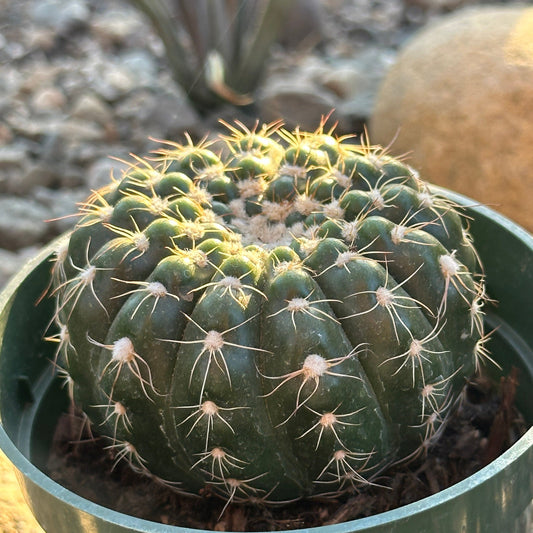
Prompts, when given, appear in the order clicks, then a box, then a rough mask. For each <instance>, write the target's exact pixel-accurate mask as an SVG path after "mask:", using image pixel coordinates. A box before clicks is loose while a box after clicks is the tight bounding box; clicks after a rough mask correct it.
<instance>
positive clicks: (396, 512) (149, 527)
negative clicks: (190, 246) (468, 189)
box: [0, 186, 533, 533]
mask: <svg viewBox="0 0 533 533" xmlns="http://www.w3.org/2000/svg"><path fill="white" fill-rule="evenodd" d="M431 188H432V189H433V190H435V191H436V192H437V193H439V194H442V195H444V196H446V197H448V198H449V199H451V200H452V201H454V202H456V203H457V204H459V205H460V206H461V207H467V208H469V209H472V210H474V211H475V212H476V213H478V214H479V215H481V216H483V217H485V218H490V219H492V220H494V221H495V223H497V224H499V225H501V226H503V227H504V228H506V229H507V231H509V232H512V234H513V235H514V236H515V237H516V238H517V239H519V240H521V241H523V242H524V243H525V244H526V246H527V247H528V248H530V249H531V250H533V235H531V234H530V233H529V232H527V231H526V230H525V229H524V228H522V227H520V226H518V225H517V224H516V223H515V222H513V221H511V220H510V219H509V218H507V217H506V216H504V215H502V214H500V213H498V212H496V211H494V210H492V209H491V208H489V207H486V206H483V205H480V204H479V203H477V202H475V201H473V200H471V199H470V198H468V197H466V196H463V195H460V194H458V193H455V192H451V191H449V190H447V189H445V188H442V187H436V186H432V187H431ZM65 238H66V237H65V235H63V236H60V237H58V238H57V239H56V240H54V241H52V242H51V243H49V244H48V245H46V246H45V247H44V248H43V249H42V250H41V251H40V252H39V253H38V254H37V255H36V256H35V257H33V258H32V259H30V260H29V261H28V262H27V263H26V264H25V265H24V266H23V267H22V268H21V269H20V270H19V272H17V273H16V274H15V275H14V276H13V277H12V278H11V280H10V281H9V282H8V284H7V285H6V287H5V288H4V289H3V290H2V292H1V293H0V311H1V310H2V309H3V308H4V307H5V306H6V305H8V303H9V301H10V299H11V298H12V297H13V296H14V294H15V292H16V290H17V287H18V286H19V285H20V283H21V282H22V280H23V279H25V278H26V277H27V276H28V274H29V273H30V272H31V271H32V270H34V269H35V268H36V267H37V266H38V265H39V264H41V263H42V262H43V261H44V260H45V259H46V258H47V257H49V256H50V255H51V253H52V252H53V251H55V250H56V249H57V246H58V244H59V243H60V242H61V241H62V240H63V239H65ZM2 327H3V325H2V324H0V330H1V329H2ZM532 447H533V427H531V428H530V429H529V430H528V431H527V432H526V433H525V434H524V435H523V436H522V437H521V438H520V439H519V440H518V441H517V442H516V443H515V444H513V445H512V446H511V447H510V448H509V449H508V450H506V451H505V452H504V453H503V454H501V455H500V456H499V457H497V458H496V459H495V460H493V461H492V462H491V463H489V464H488V465H486V466H485V467H483V468H481V469H480V470H478V471H477V472H476V473H474V474H472V475H471V476H469V477H467V478H466V479H464V480H462V481H460V482H458V483H456V484H455V485H452V486H450V487H448V488H446V489H444V490H442V491H439V492H438V493H436V494H433V495H431V496H427V497H425V498H422V499H420V500H418V501H415V502H413V503H410V504H406V505H403V506H401V507H398V508H396V509H392V510H390V511H385V512H382V513H378V514H375V515H372V516H368V517H365V518H359V519H356V520H350V521H347V522H342V523H338V524H331V525H323V526H317V527H314V528H301V529H293V530H290V531H291V532H293V533H304V532H309V531H311V530H312V531H314V532H316V533H320V532H322V531H324V530H325V529H327V530H328V533H348V532H357V531H363V530H365V531H371V528H373V527H377V526H380V527H383V526H386V525H387V524H393V523H394V522H396V521H401V520H402V519H404V518H407V517H411V516H413V515H415V516H416V515H417V514H420V513H422V512H427V511H430V510H432V509H436V508H438V507H439V506H442V505H444V504H446V503H447V502H449V501H451V500H454V499H456V498H461V497H462V496H463V495H464V494H466V493H467V492H469V491H471V490H472V489H473V488H475V487H478V486H481V485H483V484H484V483H486V482H487V481H489V480H490V479H491V478H493V477H494V476H496V475H498V474H500V473H501V472H502V471H503V470H504V469H505V468H506V467H507V466H508V465H510V464H511V463H513V462H515V461H517V460H519V459H520V457H522V456H523V455H524V454H526V453H528V452H529V450H530V449H531V448H532ZM0 451H3V453H4V454H5V455H6V456H7V458H8V459H9V461H10V462H11V463H12V464H13V466H15V468H16V469H17V470H18V472H16V474H17V475H18V477H19V479H20V475H22V476H24V477H26V478H27V479H29V480H30V481H31V482H32V483H33V484H35V485H37V486H39V487H40V488H41V489H42V490H44V491H46V492H48V493H49V494H51V495H52V496H54V497H55V498H57V499H59V500H62V501H63V502H65V503H66V504H67V505H69V506H71V507H74V508H76V509H78V510H79V511H81V512H83V513H87V514H89V515H93V516H95V517H96V518H98V519H100V520H103V521H105V522H107V523H110V524H113V525H115V526H120V527H131V528H135V529H134V531H139V532H146V533H149V532H155V531H157V532H161V533H177V531H178V530H193V531H198V532H202V533H208V532H210V530H201V529H192V528H188V527H183V526H172V525H166V524H162V523H159V522H153V521H149V520H145V519H141V518H137V517H134V516H131V515H128V514H125V513H121V512H118V511H115V510H113V509H110V508H107V507H104V506H102V505H99V504H97V503H94V502H92V501H90V500H88V499H86V498H83V497H82V496H80V495H78V494H76V493H75V492H73V491H71V490H69V489H67V488H65V487H63V486H62V485H60V484H59V483H57V482H56V481H54V480H52V479H51V478H50V477H48V476H47V475H46V474H45V473H43V472H42V471H41V470H39V469H38V468H37V467H36V466H35V465H34V464H33V463H32V462H31V461H30V460H29V459H27V458H26V457H25V456H24V455H23V454H22V452H21V451H20V450H19V449H18V448H17V447H16V445H15V444H14V442H13V441H12V440H11V439H10V437H9V436H8V435H7V433H6V431H5V429H4V428H3V427H2V425H1V419H0ZM20 485H21V487H23V486H24V485H23V484H22V483H20ZM154 526H156V529H154ZM264 533H268V532H264Z"/></svg>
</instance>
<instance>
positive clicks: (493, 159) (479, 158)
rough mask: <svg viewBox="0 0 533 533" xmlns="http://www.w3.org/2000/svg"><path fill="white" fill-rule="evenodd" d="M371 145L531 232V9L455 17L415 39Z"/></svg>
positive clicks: (391, 76) (384, 90) (388, 89)
mask: <svg viewBox="0 0 533 533" xmlns="http://www.w3.org/2000/svg"><path fill="white" fill-rule="evenodd" d="M396 135H397V137H395V136H396ZM370 139H371V141H372V142H373V143H379V144H383V145H388V144H389V143H391V142H392V147H391V151H392V152H393V153H394V154H399V153H403V152H410V154H411V155H410V159H409V161H410V162H411V164H412V165H413V166H414V167H415V168H418V169H419V170H420V171H421V172H422V173H423V176H424V178H425V179H427V180H429V181H432V182H434V183H437V184H440V185H443V186H445V187H448V188H451V189H454V190H456V191H458V192H462V193H463V194H466V195H468V196H470V197H472V198H474V199H475V200H477V201H479V202H482V203H485V204H488V205H490V206H491V207H493V208H495V209H496V210H499V211H501V212H502V213H504V214H506V215H507V216H509V217H510V218H512V219H514V220H515V221H517V222H518V223H519V224H522V225H523V226H525V227H526V228H527V229H529V231H533V202H532V197H533V196H532V193H533V8H532V7H529V8H526V7H524V6H516V5H515V6H514V7H503V6H499V7H484V8H476V9H468V10H463V11H459V12H456V13H455V14H453V15H450V16H447V17H445V18H443V19H441V20H440V21H439V22H437V23H435V24H433V25H431V26H429V27H427V28H425V29H424V30H422V31H421V32H420V33H419V34H417V35H416V36H415V37H413V38H412V39H411V40H410V41H409V42H408V43H407V44H406V46H405V47H404V49H403V50H402V51H401V52H400V54H399V55H398V58H397V61H396V63H395V64H394V65H393V66H392V67H391V69H390V71H389V72H388V73H387V75H386V78H385V80H384V82H383V85H382V87H381V89H380V91H379V94H378V96H377V100H376V104H375V109H374V113H373V116H372V119H371V123H370Z"/></svg>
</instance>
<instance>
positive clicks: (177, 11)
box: [131, 0, 319, 111]
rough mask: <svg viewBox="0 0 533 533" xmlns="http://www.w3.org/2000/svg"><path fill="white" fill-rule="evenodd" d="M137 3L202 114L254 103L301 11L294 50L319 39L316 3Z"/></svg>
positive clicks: (200, 0) (281, 0)
mask: <svg viewBox="0 0 533 533" xmlns="http://www.w3.org/2000/svg"><path fill="white" fill-rule="evenodd" d="M131 1H132V3H133V4H134V5H135V6H137V7H138V8H139V9H140V10H141V11H142V12H144V13H145V14H146V15H147V16H148V17H149V18H150V20H151V21H152V24H153V26H154V28H155V30H156V32H157V34H158V35H159V37H160V38H161V40H162V42H163V44H164V46H165V51H166V57H167V61H168V64H169V67H170V69H171V71H172V74H173V76H174V78H175V80H176V81H177V83H178V84H179V85H181V86H182V87H183V89H184V90H185V92H186V93H187V95H188V96H189V98H190V99H191V101H192V102H193V103H194V104H195V105H196V106H197V108H198V109H199V110H201V111H202V110H206V109H211V108H214V107H216V106H218V105H220V104H221V103H223V102H227V103H230V104H233V105H236V106H245V105H248V104H250V103H252V101H253V92H254V90H255V89H256V87H257V86H258V84H259V82H260V80H261V78H262V74H263V71H264V69H265V66H266V64H267V61H268V57H269V55H270V52H271V48H272V45H273V44H274V43H276V42H279V39H280V38H283V35H282V33H283V30H284V28H286V27H287V26H286V25H287V20H288V19H290V18H291V17H292V16H294V11H295V10H296V9H298V8H301V10H300V12H299V13H298V18H299V19H300V23H299V24H298V27H299V28H300V29H299V30H298V29H297V30H296V31H295V32H293V35H291V36H287V35H285V38H286V39H288V40H289V41H291V42H292V44H293V45H294V44H295V41H296V42H298V41H305V40H306V39H313V37H311V34H312V33H313V32H318V26H319V21H318V20H317V18H316V16H315V14H316V13H315V7H316V5H315V2H314V1H313V0H308V1H302V0H194V1H193V0H131ZM301 21H304V22H303V23H302V22H301ZM302 24H303V25H304V26H305V25H306V24H307V25H308V30H307V31H306V30H305V29H304V31H303V32H302V29H301V28H302ZM293 29H294V27H293V28H291V29H290V30H289V31H292V30H293ZM314 38H316V36H315V37H314Z"/></svg>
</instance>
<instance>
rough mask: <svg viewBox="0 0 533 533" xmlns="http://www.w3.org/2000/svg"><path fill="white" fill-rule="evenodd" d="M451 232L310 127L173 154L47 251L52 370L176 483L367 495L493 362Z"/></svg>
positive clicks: (429, 193) (439, 206)
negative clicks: (51, 257) (52, 253)
mask: <svg viewBox="0 0 533 533" xmlns="http://www.w3.org/2000/svg"><path fill="white" fill-rule="evenodd" d="M466 222H467V221H466V220H465V217H463V216H462V215H461V213H460V210H459V209H458V208H457V207H456V206H454V205H453V204H452V203H451V202H450V201H449V200H447V199H446V197H444V196H441V195H439V194H438V193H437V194H436V193H434V192H433V190H432V189H431V188H430V187H429V186H428V185H427V184H426V183H425V182H423V181H422V180H421V179H420V178H419V177H418V174H417V173H416V172H415V171H414V170H413V169H412V168H410V167H409V166H407V165H406V164H405V163H403V162H402V161H401V160H398V159H394V158H392V157H390V156H388V155H387V154H386V153H385V151H384V150H382V149H380V148H378V147H373V146H371V145H369V143H368V142H361V143H358V142H357V139H355V138H349V137H341V138H337V137H335V134H334V132H333V131H329V130H328V131H326V130H325V125H324V124H322V125H321V126H320V127H319V129H318V130H317V131H315V132H312V133H308V132H302V131H299V130H296V131H293V132H289V131H287V130H285V129H283V127H282V126H281V125H279V124H275V125H272V124H271V125H266V126H263V127H256V128H255V129H254V130H252V131H250V130H249V129H247V128H246V127H244V126H242V125H240V124H237V125H235V126H228V133H227V134H226V135H221V136H219V137H217V138H216V139H215V140H213V141H210V142H207V141H202V142H200V143H199V144H194V143H193V142H192V141H191V140H190V139H189V138H187V140H186V142H184V143H183V144H179V143H170V142H169V143H166V144H164V145H163V148H161V149H160V150H159V151H157V152H155V153H154V154H153V156H152V157H149V158H147V159H141V158H134V159H133V162H132V164H131V167H130V168H129V169H128V170H127V171H125V172H124V174H123V176H122V177H121V178H120V179H114V180H113V181H112V183H110V185H109V186H108V187H105V188H104V189H101V190H99V191H96V192H94V193H93V194H92V196H91V197H90V198H89V199H88V201H87V202H86V203H84V204H83V205H82V206H81V216H80V219H79V221H78V223H77V225H76V226H75V228H74V230H73V231H72V232H71V234H70V235H69V237H68V238H67V239H65V240H64V241H62V246H61V248H60V249H59V250H58V252H57V257H56V262H55V265H54V269H53V280H54V294H55V296H56V298H57V313H56V319H57V320H56V321H57V324H58V331H59V333H57V336H56V340H57V341H58V351H57V363H58V366H59V367H60V368H61V372H62V373H63V374H64V376H65V379H66V380H67V383H68V385H69V390H70V392H71V396H72V398H73V400H74V401H75V403H76V404H77V405H78V406H79V407H81V408H82V409H83V411H84V412H85V413H86V414H87V417H88V419H89V420H90V422H91V423H92V430H93V432H95V433H98V434H100V435H103V436H105V437H107V439H108V445H109V448H110V449H112V450H114V452H115V454H116V455H115V457H116V460H117V461H120V460H127V461H129V462H130V463H131V465H132V466H133V467H134V468H135V469H137V470H138V471H140V472H143V473H146V474H148V475H150V476H153V477H154V478H157V479H159V480H161V481H163V482H165V483H168V484H169V485H170V486H172V487H174V488H175V489H176V490H179V491H182V492H184V493H190V494H200V493H202V492H204V491H205V490H208V491H209V492H210V493H214V494H217V495H220V496H221V497H222V498H224V499H225V500H226V501H227V502H241V501H255V502H261V503H263V504H266V503H269V502H286V501H292V500H295V499H298V498H302V497H308V496H313V495H322V496H326V495H334V496H336V495H339V494H341V493H342V492H344V491H350V490H354V489H355V490H358V489H359V488H360V487H363V486H365V485H368V484H370V483H378V482H379V479H378V477H379V475H380V473H381V472H383V471H384V469H385V468H386V467H387V466H389V465H390V464H391V463H393V462H397V461H399V460H402V459H404V460H409V459H412V458H414V457H417V456H418V455H419V454H422V453H424V451H425V450H427V448H428V447H429V446H430V445H431V444H432V443H433V442H435V440H436V439H437V438H438V437H439V435H440V434H441V433H442V429H443V427H444V423H445V421H446V420H447V418H448V417H449V414H450V412H451V410H452V408H453V406H454V405H455V404H456V403H457V401H458V399H459V398H460V394H461V391H462V390H463V387H464V384H465V382H466V381H467V379H468V378H469V377H470V376H471V375H472V374H473V373H474V372H475V371H476V369H477V367H478V365H479V364H480V361H482V360H483V359H484V358H488V357H489V356H488V353H487V350H486V347H485V340H486V336H485V335H484V333H483V303H484V300H485V299H486V296H485V289H484V283H483V276H482V274H481V267H480V265H479V264H478V259H477V255H476V252H475V249H474V247H473V244H472V242H471V239H470V237H469V234H468V232H467V230H466V227H467V223H466Z"/></svg>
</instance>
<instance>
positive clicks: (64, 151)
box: [0, 0, 482, 286]
mask: <svg viewBox="0 0 533 533" xmlns="http://www.w3.org/2000/svg"><path fill="white" fill-rule="evenodd" d="M476 3H482V2H474V1H468V0H404V1H401V0H378V1H374V0H372V1H371V0H322V1H321V3H320V5H321V13H320V18H321V32H322V40H321V43H320V45H319V46H316V47H314V48H313V49H305V50H301V49H299V50H296V51H292V52H287V51H286V50H284V49H281V48H279V49H277V50H274V53H273V58H272V61H271V62H270V63H269V68H268V71H267V75H266V77H265V80H264V82H263V84H262V85H261V87H260V89H259V91H258V93H257V95H256V97H257V98H256V102H257V107H256V113H257V116H258V117H260V119H261V120H272V119H275V118H279V114H282V115H283V117H284V118H285V120H286V122H287V124H288V125H294V124H295V123H300V124H301V125H302V127H303V128H314V127H315V126H316V124H317V123H318V120H319V118H320V116H321V115H322V114H324V113H327V112H329V111H330V110H331V109H333V108H335V109H336V111H335V114H334V118H335V120H338V122H339V128H340V129H341V131H344V132H354V131H355V132H356V131H360V130H361V128H362V126H363V124H364V123H365V120H366V119H367V118H368V115H369V113H370V111H371V109H372V102H373V95H374V94H375V91H376V88H377V86H378V84H379V82H380V80H381V78H382V76H383V73H384V72H385V70H386V69H387V67H388V66H389V65H390V64H391V63H392V62H393V61H394V57H395V54H396V51H397V49H398V47H399V46H401V44H402V43H403V42H404V41H405V39H407V38H408V37H409V36H410V35H411V34H412V33H413V32H414V31H416V29H418V28H419V27H420V26H422V25H424V24H426V23H427V22H428V21H430V20H432V19H434V18H436V17H439V16H441V15H443V14H445V13H447V12H449V11H451V10H454V9H458V8H460V7H463V6H465V5H471V4H476ZM0 72H1V76H0V286H2V285H3V284H4V283H5V281H6V280H7V279H8V278H9V277H10V276H11V274H12V273H13V272H15V271H16V270H17V269H18V267H19V266H20V264H21V263H22V262H23V261H25V260H26V259H27V258H28V257H30V256H31V255H33V254H34V253H35V251H36V250H37V249H38V248H40V247H41V246H42V245H43V244H44V243H46V242H48V241H49V240H50V239H51V238H53V237H54V236H55V235H58V234H59V233H61V232H63V231H65V230H66V229H67V228H69V227H70V225H71V224H72V223H73V219H72V218H71V217H68V215H71V214H72V213H74V212H76V203H77V202H80V201H83V200H84V199H85V198H86V196H87V192H88V191H89V190H90V189H95V188H97V187H99V186H100V185H102V184H104V183H105V182H107V180H108V179H109V174H110V172H115V173H117V172H119V169H120V168H123V167H124V165H123V164H122V163H120V162H118V161H117V160H116V159H111V158H110V157H109V156H110V155H112V156H114V157H115V158H123V159H124V158H125V159H128V157H129V155H128V154H129V153H131V152H134V153H137V154H146V153H147V152H148V151H149V150H151V149H153V148H154V147H155V143H154V142H153V141H151V140H150V138H156V139H162V138H165V139H176V140H180V139H182V138H183V133H184V132H185V131H188V132H190V133H191V135H192V136H193V138H198V137H200V136H201V135H203V134H205V133H206V132H208V131H210V130H212V129H213V128H216V127H217V126H218V124H217V118H218V115H217V116H215V115H211V116H203V117H200V116H199V114H198V112H197V111H196V110H195V109H194V108H193V107H192V106H191V105H190V103H189V101H188V100H187V97H186V95H185V94H184V93H183V91H182V90H181V89H180V88H179V87H178V86H177V85H176V84H175V83H174V82H173V81H172V79H171V76H170V74H169V69H168V67H167V63H166V60H165V56H164V51H163V47H162V44H161V42H160V40H159V39H158V37H157V36H156V35H155V33H154V32H153V31H152V29H151V27H150V25H149V23H148V22H147V20H146V19H145V18H144V16H143V15H142V14H141V13H139V12H138V11H136V10H135V9H134V8H133V7H132V5H131V4H129V3H128V2H127V1H126V0H108V1H104V0H17V2H12V1H11V0H0ZM289 102H290V105H289ZM273 110H275V111H273ZM220 113H221V114H223V115H224V116H225V117H226V118H228V119H229V120H231V117H232V114H234V113H235V109H231V110H228V109H222V110H220ZM247 118H248V119H249V118H250V117H247ZM65 217H66V218H65Z"/></svg>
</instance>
